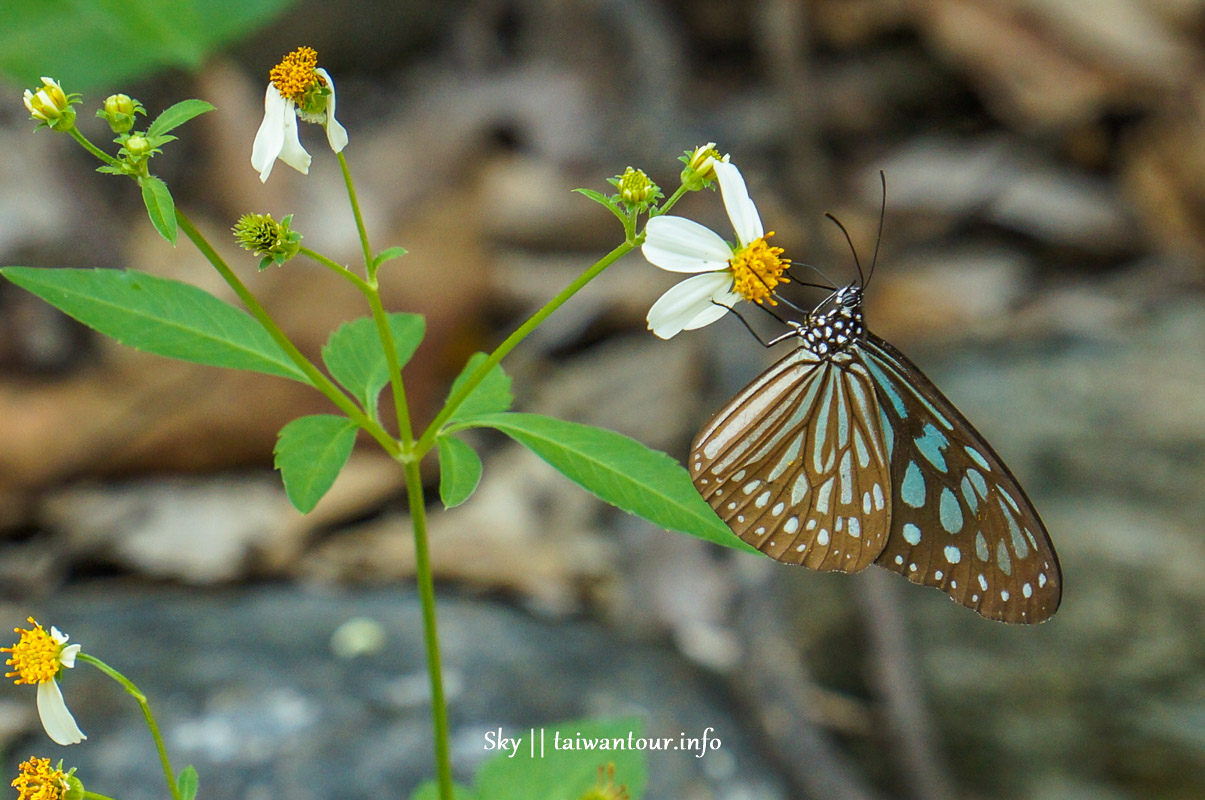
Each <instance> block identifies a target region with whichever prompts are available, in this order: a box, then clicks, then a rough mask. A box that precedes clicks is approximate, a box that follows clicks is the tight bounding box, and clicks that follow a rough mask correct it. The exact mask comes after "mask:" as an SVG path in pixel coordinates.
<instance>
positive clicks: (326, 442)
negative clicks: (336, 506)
mask: <svg viewBox="0 0 1205 800" xmlns="http://www.w3.org/2000/svg"><path fill="white" fill-rule="evenodd" d="M355 444H356V424H355V423H354V422H352V421H351V420H350V419H348V418H347V417H338V416H335V415H333V414H313V415H311V416H308V417H298V418H297V419H295V420H293V421H292V422H290V423H289V424H288V425H285V426H284V427H283V428H281V429H280V435H279V436H278V437H277V439H276V449H275V451H274V452H275V454H276V462H275V463H276V468H277V469H278V470H280V476H281V478H282V479H283V480H284V484H285V494H287V495H288V496H289V501H290V502H292V503H293V506H294V507H295V508H296V509H297V510H298V511H300V512H301V513H302V514H308V513H310V512H311V511H313V510H314V506H316V505H318V501H319V500H321V499H322V496H323V495H325V494H326V493H327V491H328V490H329V489H330V488H331V486H332V485H333V484H334V482H335V478H337V477H339V472H340V470H342V469H343V465H344V464H346V463H347V459H348V458H350V457H351V451H352V448H353V447H355Z"/></svg>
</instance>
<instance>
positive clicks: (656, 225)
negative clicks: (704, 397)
mask: <svg viewBox="0 0 1205 800" xmlns="http://www.w3.org/2000/svg"><path fill="white" fill-rule="evenodd" d="M713 166H714V169H715V175H716V178H717V180H718V181H719V184H720V194H721V195H723V198H724V207H725V208H726V209H727V211H728V219H729V220H730V221H731V222H732V227H733V229H734V230H735V231H736V245H735V246H733V245H730V244H728V242H726V241H724V239H723V238H722V237H721V236H720V235H719V234H718V233H716V232H714V231H712V230H711V229H709V228H706V227H704V226H702V225H700V224H699V223H697V222H695V221H693V220H689V219H686V218H685V217H674V216H668V215H667V216H661V217H653V218H652V219H650V220H649V221H648V225H646V226H645V240H644V245H643V246H642V247H641V248H640V249H641V252H642V253H644V257H645V258H647V259H648V260H649V263H651V264H653V266H656V267H660V268H661V269H664V270H668V271H670V272H684V273H700V274H697V275H695V277H693V278H687V279H686V280H684V281H682V282H681V283H679V284H677V285H676V286H674V287H672V288H671V289H670V290H669V291H667V292H666V293H665V294H663V295H661V297H660V299H658V300H657V302H656V303H654V304H653V307H652V308H650V309H649V314H648V323H649V330H651V331H652V332H653V333H655V334H657V335H658V336H660V337H661V338H662V339H669V338H671V337H673V336H676V335H678V334H679V333H681V332H682V331H691V330H695V329H696V328H702V327H703V326H704V325H710V324H711V323H713V322H715V321H716V320H717V319H719V318H720V317H722V316H724V314H726V313H728V311H730V310H731V309H732V306H733V305H735V304H736V303H737V302H738V301H740V300H748V301H750V302H754V303H758V304H762V303H765V302H767V301H768V302H769V303H770V305H777V301H775V299H774V287H775V286H777V285H778V284H780V283H786V282H787V278H786V277H785V275H784V274H783V273H784V272H785V271H786V270H787V269H788V268H789V267H790V266H791V261H790V259H785V258H782V253H783V250H782V248H781V247H771V246H770V245H769V244H768V243H767V241H766V240H767V239H768V238H769V237H771V236H773V235H774V232H773V231H771V232H769V233H766V232H765V230H764V229H763V228H762V222H761V217H760V216H758V213H757V206H755V205H753V201H752V200H751V199H750V198H749V191H748V189H746V188H745V179H744V178H742V177H741V172H740V170H739V169H737V168H736V166H735V165H733V164H727V163H723V162H720V161H716V162H714V164H713Z"/></svg>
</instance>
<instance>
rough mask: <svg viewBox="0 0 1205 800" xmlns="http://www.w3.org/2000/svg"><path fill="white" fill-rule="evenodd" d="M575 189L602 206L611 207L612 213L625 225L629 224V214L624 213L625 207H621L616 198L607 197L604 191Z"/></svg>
mask: <svg viewBox="0 0 1205 800" xmlns="http://www.w3.org/2000/svg"><path fill="white" fill-rule="evenodd" d="M573 191H575V192H577V193H578V194H581V195H585V196H586V197H589V198H590V199H591V200H593V201H594V202H596V203H598V204H599V205H600V206H603V207H605V208H607V209H609V210H610V211H611V213H612V214H614V215H615V216H616V217H618V218H619V221H620V222H622V223H623V224H624V225H625V226H626V225H627V224H628V216H627V214H625V213H623V209H621V208H620V207H619V203H617V202H616V201H615V199H614V198H611V197H607V196H606V195H605V194H603V193H602V192H596V191H594V190H593V189H574V190H573Z"/></svg>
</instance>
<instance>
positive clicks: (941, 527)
mask: <svg viewBox="0 0 1205 800" xmlns="http://www.w3.org/2000/svg"><path fill="white" fill-rule="evenodd" d="M862 288H863V284H862V283H855V284H851V285H849V286H846V287H844V288H842V289H838V290H837V291H835V292H833V294H832V295H830V296H829V297H828V298H827V299H826V300H825V301H824V302H822V303H821V304H820V305H818V306H817V307H816V308H815V309H813V310H812V312H811V313H809V314H808V316H807V319H806V321H805V322H803V323H798V322H787V324H788V325H790V326H791V331H790V332H789V333H787V334H784V335H783V336H780V337H778V339H776V340H774V341H773V342H771V343H772V344H773V343H775V342H778V341H783V340H786V339H793V340H798V342H799V346H798V347H797V348H796V349H795V350H793V351H791V352H790V353H788V354H787V356H786V357H785V358H783V359H782V360H780V361H779V362H778V363H777V364H775V365H774V366H772V367H770V368H769V369H768V370H766V371H765V372H763V373H762V374H761V376H760V377H758V378H757V379H756V380H754V381H753V382H752V383H751V384H749V386H747V387H746V388H745V389H744V390H743V391H741V392H740V393H739V394H737V395H736V397H734V398H732V400H730V401H729V402H728V404H727V405H725V406H724V407H723V408H722V409H720V411H719V412H718V413H717V414H716V415H715V416H714V417H712V419H711V421H710V422H708V423H707V424H706V425H704V426H703V428H702V430H700V431H699V434H698V436H696V437H695V441H694V444H693V446H692V448H691V457H690V474H691V478H692V480H693V481H694V484H695V487H696V488H697V489H698V490H699V493H700V494H702V496H703V498H704V499H705V500H707V502H708V503H709V504H710V505H711V507H712V508H714V509H715V511H716V513H717V514H718V515H719V516H720V518H721V519H722V520H724V522H726V523H727V524H728V526H729V527H730V528H732V530H733V532H734V533H736V534H737V535H738V536H739V537H740V538H741V539H743V540H744V541H746V542H748V543H749V544H751V545H753V546H754V547H756V548H757V549H759V550H761V551H762V552H763V553H765V554H766V555H769V556H771V557H772V558H775V559H777V560H778V561H783V562H786V563H789V564H802V565H804V566H806V567H810V568H812V569H816V570H823V571H826V572H828V571H836V572H858V571H860V570H862V569H865V568H866V567H867V566H869V565H870V564H877V565H879V566H881V567H884V568H886V569H889V570H891V571H893V572H898V573H900V574H901V575H904V576H905V577H907V578H908V580H910V581H912V582H913V583H920V584H924V585H926V586H935V587H937V588H938V589H941V590H942V591H943V592H946V593H947V594H948V595H950V597H951V598H952V599H954V600H955V601H956V602H959V603H962V604H963V605H965V606H967V607H969V608H972V609H974V610H975V611H977V612H978V613H979V614H981V615H983V616H985V617H988V618H990V619H995V620H1001V621H1004V622H1015V623H1029V624H1032V623H1038V622H1042V621H1044V620H1046V619H1049V618H1050V616H1051V615H1053V614H1054V612H1055V610H1057V609H1058V607H1059V600H1060V597H1061V595H1062V585H1063V581H1062V574H1061V572H1060V570H1059V563H1058V558H1057V557H1056V556H1055V554H1054V547H1053V545H1052V544H1051V542H1050V538H1049V536H1048V535H1047V533H1046V527H1045V526H1044V525H1043V524H1042V520H1041V519H1040V518H1039V517H1038V513H1037V511H1036V510H1035V509H1034V507H1033V504H1032V503H1030V501H1029V498H1028V497H1027V496H1026V495H1025V492H1024V490H1022V489H1021V487H1020V485H1019V484H1018V483H1017V480H1016V478H1014V477H1013V475H1012V473H1011V472H1009V470H1008V467H1006V466H1004V462H1003V461H1001V460H1000V457H999V456H998V455H996V452H995V451H994V450H993V449H992V448H991V446H990V445H989V444H988V443H987V442H986V441H984V439H983V437H982V436H981V435H979V432H978V431H976V430H975V428H974V427H973V426H972V425H971V423H970V422H968V421H967V420H966V418H965V417H963V416H962V414H961V413H959V411H958V409H956V408H955V407H954V405H953V404H952V403H951V402H950V401H949V400H947V399H946V397H945V395H943V394H942V393H941V392H940V391H939V390H938V389H937V387H936V386H934V385H933V383H932V382H931V381H930V380H929V379H928V378H927V377H925V375H924V374H923V373H922V372H921V371H920V370H919V369H917V367H916V365H914V364H913V363H912V362H911V361H909V360H908V359H907V358H905V357H904V355H903V354H902V353H900V352H899V351H898V350H896V349H895V348H894V347H892V346H891V345H890V344H888V343H887V342H885V341H883V340H882V339H880V338H879V337H877V336H875V335H874V334H873V333H871V332H870V331H868V330H867V329H866V327H865V325H864V322H863V317H862Z"/></svg>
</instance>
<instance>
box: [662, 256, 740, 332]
mask: <svg viewBox="0 0 1205 800" xmlns="http://www.w3.org/2000/svg"><path fill="white" fill-rule="evenodd" d="M731 287H732V275H730V274H729V273H727V272H710V273H707V274H706V275H696V276H694V277H693V278H687V279H686V280H684V281H682V282H681V283H679V284H677V285H676V286H673V287H671V288H670V290H669V291H668V292H666V293H665V294H663V295H661V297H660V298H659V299H658V300H657V302H656V303H653V307H652V308H650V309H649V314H648V323H649V330H651V331H652V332H653V333H655V334H657V335H658V336H660V337H661V338H662V339H671V338H673V337H674V336H677V335H678V334H679V333H681V332H682V331H683V330H685V329H686V327H687V326H688V325H690V324H692V323H694V322H695V321H696V320H698V319H701V318H703V317H706V316H708V315H709V314H714V315H715V316H712V317H711V318H710V319H708V320H707V321H706V322H702V323H700V324H698V325H695V327H702V326H703V325H706V324H707V323H708V322H714V321H715V320H717V319H719V318H720V317H722V316H724V313H725V311H726V309H721V308H717V307H716V306H714V305H713V304H712V302H711V301H712V300H713V299H714V298H716V297H723V296H725V295H727V294H728V292H729V290H730V289H731ZM713 308H714V309H715V311H712V309H713Z"/></svg>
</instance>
